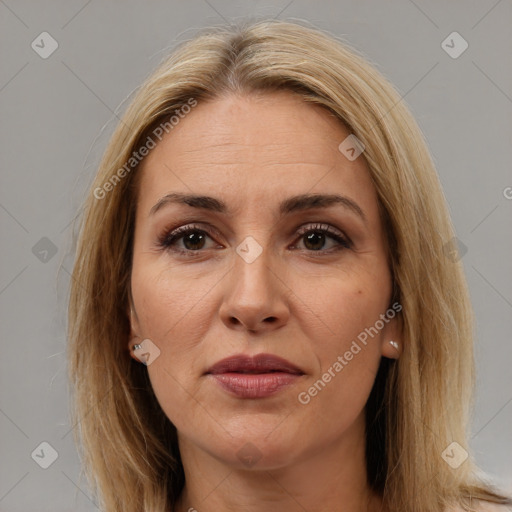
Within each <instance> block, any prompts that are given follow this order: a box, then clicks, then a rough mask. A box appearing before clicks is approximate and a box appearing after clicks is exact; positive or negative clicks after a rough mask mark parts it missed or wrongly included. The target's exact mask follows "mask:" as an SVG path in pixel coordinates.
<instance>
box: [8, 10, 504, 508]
mask: <svg viewBox="0 0 512 512" xmlns="http://www.w3.org/2000/svg"><path fill="white" fill-rule="evenodd" d="M248 15H257V16H261V15H265V16H269V17H277V18H279V19H293V18H299V19H305V20H308V21H310V22H311V23H313V24H314V25H316V26H318V27H319V28H323V29H327V30H329V31H331V32H332V33H334V34H337V35H340V36H342V37H344V38H346V39H347V40H348V42H349V43H350V44H352V45H353V46H354V47H356V48H357V49H359V50H360V51H362V52H363V53H364V55H366V57H367V58H368V59H369V60H370V61H371V62H372V63H373V64H374V65H375V66H376V67H377V68H378V69H379V70H380V71H381V72H382V73H383V74H384V75H385V76H386V77H387V78H388V79H389V80H391V82H392V83H393V84H395V86H396V87H397V89H398V90H399V91H400V93H401V94H402V95H403V97H404V101H405V102H406V103H407V104H408V105H409V107H410V108H411V110H412V112H413V114H414V115H415V117H416V119H417V120H418V123H419V124H420V126H421V128H422V130H423V131H424V133H425V135H426V138H427V140H428V144H429V147H430V149H431V151H432V154H433V156H434V159H435V162H436V165H437V167H438V171H439V174H440V177H441V180H442V183H443V186H444V190H445V194H446V197H447V200H448V202H449V205H450V209H451V212H452V215H453V220H454V223H455V226H456V229H457V235H458V238H459V239H460V240H461V242H462V243H463V244H464V246H466V247H467V252H466V253H465V254H464V256H463V260H462V261H463V264H464V267H465V270H466V274H467V278H468V281H469V285H470V289H471V296H472V300H473V305H474V308H475V311H476V316H477V329H478V332H477V338H478V339H477V346H476V361H477V368H478V394H477V403H476V409H475V414H474V421H473V423H472V437H471V447H472V449H473V450H474V452H475V454H476V457H477V460H478V462H479V463H480V464H481V467H482V468H483V470H485V471H486V472H487V473H488V474H489V475H490V477H491V478H493V479H494V480H495V481H496V482H497V483H499V484H500V485H502V486H504V487H506V488H507V489H508V490H509V491H510V492H512V462H511V461H512V438H511V437H512V436H511V434H510V432H511V427H510V425H511V424H512V372H511V370H510V367H511V363H512V343H511V337H510V332H511V331H512V286H511V283H512V265H511V262H512V236H511V234H512V233H511V224H512V223H511V219H512V199H510V198H512V189H507V187H512V173H511V165H510V164H511V161H512V158H511V157H512V144H511V142H512V141H511V136H512V126H511V124H512V123H511V120H512V116H511V114H512V66H511V64H510V55H511V54H512V52H511V50H512V44H511V43H512V30H511V26H512V24H511V22H512V3H511V1H510V0H499V1H496V0H482V1H478V2H477V1H471V2H469V1H464V2H463V1H451V2H444V1H440V0H439V1H429V2H427V1H420V0H416V1H415V2H413V1H412V0H394V1H387V2H378V1H376V0H375V1H355V0H353V1H345V2H340V1H323V2H307V1H303V0H293V1H290V0H284V1H277V2H268V1H263V0H262V1H248V2H235V1H228V0H209V1H206V0H192V1H189V2H186V3H185V2H184V1H183V2H178V1H167V2H163V1H153V2H142V1H138V2H137V1H133V0H132V1H125V0H124V1H120V0H119V1H103V2H102V1H100V0H89V1H87V0H72V1H69V0H67V1H64V0H61V1H47V2H36V1H15V0H0V52H1V58H2V61H1V62H2V65H1V70H0V116H1V120H2V123H1V127H0V130H1V131H0V133H1V141H2V142H1V148H0V158H1V185H2V186H1V188H0V229H1V235H2V249H1V252H0V254H1V272H0V307H1V334H2V351H1V357H0V365H1V374H0V375H1V383H0V384H1V385H0V393H1V396H0V429H1V430H0V432H1V435H0V453H1V460H2V465H1V469H0V511H9V512H14V511H36V510H37V511H46V510H48V511H50V510H51V511H53V512H55V511H67V510H75V511H85V510H87V511H90V510H96V509H97V507H96V506H95V504H94V503H93V501H92V500H91V499H90V492H89V491H88V489H87V487H86V485H85V483H84V481H83V480H81V479H80V478H79V472H80V463H79V459H78V455H77V451H76V448H75V446H74V444H73V436H72V434H71V433H70V431H71V425H70V422H69V418H68V407H67V405H68V401H69V396H68V391H69V390H68V386H67V382H66V358H65V356H66V334H65V325H66V319H65V312H66V300H67V290H68V285H69V280H70V275H69V272H70V271H71V268H72V261H73V257H72V254H71V231H72V224H71V221H72V220H73V218H74V217H75V216H76V215H77V209H78V206H79V204H80V200H81V198H82V196H83V193H84V190H85V189H86V187H87V185H88V184H89V183H90V181H91V177H92V175H93V173H94V170H95V167H96V166H97V164H98V162H99V158H100V156H101V154H102V151H103V149H104V147H105V145H106V143H107V140H108V138H109V135H110V134H111V133H112V131H113V128H114V125H115V123H116V122H117V119H116V114H117V113H118V112H120V111H123V109H124V107H125V106H126V103H123V102H125V101H126V99H127V97H128V95H130V93H131V92H132V91H133V90H134V88H136V87H137V86H138V85H139V84H140V83H141V81H142V80H143V79H144V77H145V76H147V74H148V73H149V72H150V71H151V70H152V69H153V68H154V67H155V66H156V65H157V63H158V62H159V61H160V59H161V58H162V56H163V55H165V53H166V51H167V49H170V48H172V47H173V46H174V45H175V44H176V42H177V41H181V40H183V39H187V38H189V37H191V36H192V35H193V34H194V31H195V30H196V29H198V28H200V27H203V26H206V25H217V24H220V23H223V22H224V21H225V20H227V21H231V20H236V19H238V18H241V17H244V16H248ZM43 31H47V32H49V33H50V34H51V35H52V37H53V38H55V40H56V41H57V42H58V45H59V47H58V49H57V50H56V51H55V52H54V53H53V54H52V55H51V56H49V57H48V58H47V59H43V58H41V57H40V56H39V55H38V54H37V53H36V52H35V51H34V50H33V49H32V48H31V43H32V41H34V40H35V39H36V38H37V36H38V35H39V34H40V33H41V32H43ZM453 31H457V32H459V33H460V34H461V35H462V37H463V38H464V39H465V40H466V41H467V42H468V44H469V47H468V49H467V50H466V51H465V52H464V53H462V55H460V56H459V57H458V58H452V57H450V56H449V55H448V53H446V51H445V50H444V49H443V47H442V46H441V43H442V42H443V41H444V40H445V39H446V37H447V36H448V35H449V34H451V33H452V32H453ZM38 40H40V39H38ZM449 44H452V43H449ZM453 44H455V48H456V49H457V48H460V46H457V45H459V43H453ZM453 44H452V46H453ZM46 48H48V46H46ZM507 191H509V193H508V194H507ZM507 195H508V197H509V198H507V197H506V196H507ZM44 237H45V238H44ZM42 238H43V240H42V241H41V239H42ZM47 239H48V240H47ZM36 244H37V245H36ZM34 247H35V248H34ZM52 250H53V251H55V250H56V254H52ZM44 251H47V252H46V253H45V252H44ZM43 441H46V442H48V443H50V444H51V445H52V446H53V447H54V448H55V450H57V452H58V458H57V459H56V460H55V462H54V463H53V464H52V465H51V466H50V467H49V468H48V469H46V470H45V469H42V468H41V467H40V466H39V465H38V464H36V462H35V461H34V460H33V459H32V458H31V453H32V452H33V451H34V449H36V448H37V447H38V446H39V444H40V443H41V442H43ZM37 453H40V458H39V460H42V459H43V458H44V457H49V452H48V450H46V452H45V451H44V448H43V453H44V456H43V455H41V451H40V449H39V452H37ZM47 460H49V459H47Z"/></svg>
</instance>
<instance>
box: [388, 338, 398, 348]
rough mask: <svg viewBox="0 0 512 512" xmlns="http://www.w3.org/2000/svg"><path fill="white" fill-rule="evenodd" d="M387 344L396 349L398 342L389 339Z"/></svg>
mask: <svg viewBox="0 0 512 512" xmlns="http://www.w3.org/2000/svg"><path fill="white" fill-rule="evenodd" d="M389 344H390V345H391V346H392V347H393V348H394V349H395V350H398V343H397V342H396V341H393V340H391V341H390V342H389Z"/></svg>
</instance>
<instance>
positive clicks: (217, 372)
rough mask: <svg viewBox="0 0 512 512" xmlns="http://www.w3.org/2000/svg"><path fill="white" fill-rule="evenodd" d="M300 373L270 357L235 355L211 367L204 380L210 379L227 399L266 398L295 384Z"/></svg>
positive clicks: (275, 357) (279, 360)
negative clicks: (226, 393) (225, 394)
mask: <svg viewBox="0 0 512 512" xmlns="http://www.w3.org/2000/svg"><path fill="white" fill-rule="evenodd" d="M303 375H304V372H303V371H302V370H301V369H300V368H298V367H297V366H295V365H294V364H292V363H290V362H289V361H287V360H286V359H282V358H281V357H277V356H274V355H272V354H258V355H256V356H254V357H249V356H246V355H237V356H232V357H228V358H226V359H222V360H221V361H219V362H218V363H216V364H214V365H213V366H212V367H211V368H210V369H209V370H208V371H207V372H206V377H210V378H213V379H214V380H215V381H216V382H217V383H218V384H219V385H220V387H221V389H223V390H224V391H226V392H228V393H229V394H230V395H231V396H236V397H237V398H252V399H256V398H266V397H269V396H272V395H275V394H277V393H278V392H279V391H282V390H284V389H286V388H287V387H289V386H291V385H292V384H294V383H296V382H297V381H298V380H299V379H300V378H301V376H303Z"/></svg>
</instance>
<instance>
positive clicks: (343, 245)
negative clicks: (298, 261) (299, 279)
mask: <svg viewBox="0 0 512 512" xmlns="http://www.w3.org/2000/svg"><path fill="white" fill-rule="evenodd" d="M193 232H199V233H202V234H206V235H208V236H209V237H210V238H211V237H213V236H215V235H216V231H215V230H213V229H212V228H210V227H208V226H202V227H200V226H198V225H195V224H188V225H186V226H181V227H179V228H177V229H174V230H172V231H170V232H169V231H164V233H163V234H162V235H161V236H159V237H158V242H157V245H158V247H159V248H161V249H164V250H167V251H171V252H174V253H178V254H182V255H187V256H195V255H199V254H200V253H201V252H204V250H203V249H198V250H195V251H194V250H191V249H177V248H176V247H174V245H175V243H176V242H177V241H178V240H180V239H182V238H183V236H184V235H186V234H188V233H193ZM310 232H316V233H323V234H326V235H328V238H332V239H333V240H335V241H336V242H338V243H339V247H335V248H331V249H327V250H322V249H320V250H318V251H314V250H309V249H303V250H305V251H306V252H309V253H313V254H314V253H320V254H322V253H323V254H332V252H334V251H339V250H343V249H350V248H351V247H352V242H351V241H350V240H349V239H348V238H347V237H345V236H344V235H342V234H341V232H339V231H338V230H335V229H334V228H332V227H331V226H329V225H328V224H308V225H305V226H302V227H301V228H300V229H299V230H298V232H297V236H298V237H299V238H300V237H303V236H304V235H306V234H307V233H310Z"/></svg>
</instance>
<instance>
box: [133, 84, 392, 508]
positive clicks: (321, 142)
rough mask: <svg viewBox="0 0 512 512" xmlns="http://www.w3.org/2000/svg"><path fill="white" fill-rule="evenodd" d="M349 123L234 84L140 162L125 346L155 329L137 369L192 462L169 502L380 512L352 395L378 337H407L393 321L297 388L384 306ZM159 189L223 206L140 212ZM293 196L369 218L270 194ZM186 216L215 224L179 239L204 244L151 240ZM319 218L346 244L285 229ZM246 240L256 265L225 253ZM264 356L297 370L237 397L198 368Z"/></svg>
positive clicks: (360, 388) (371, 371) (382, 269)
mask: <svg viewBox="0 0 512 512" xmlns="http://www.w3.org/2000/svg"><path fill="white" fill-rule="evenodd" d="M348 135H349V132H348V131H347V130H346V129H345V128H344V127H342V126H341V124H340V123H339V121H338V120H336V119H335V118H334V117H333V116H332V115H330V114H329V113H328V112H327V111H325V110H324V109H322V108H321V107H318V106H314V105H311V104H306V103H304V102H303V101H302V100H301V99H300V98H298V97H296V96H294V95H292V94H291V93H287V92H276V93H266V94H263V95H250V96H248V95H245V96H239V95H229V96H225V97H222V98H220V99H217V100H215V101H213V102H209V103H199V104H198V105H197V106H196V107H195V108H194V109H193V110H192V112H191V113H189V114H188V115H187V116H186V117H185V118H184V119H181V120H180V122H179V124H178V125H177V126H175V127H174V129H173V130H172V131H171V132H170V133H169V134H168V135H166V136H165V137H164V138H163V140H162V141H161V142H160V143H159V144H158V145H157V146H156V148H155V149H153V150H152V151H151V152H150V154H149V155H148V156H147V157H146V159H145V160H144V161H143V164H142V168H141V169H140V171H141V172H142V176H141V182H140V189H139V194H138V203H137V214H136V227H135V239H134V255H133V269H132V277H131V286H132V296H133V304H132V310H131V312H130V313H131V328H132V339H131V340H130V347H131V345H132V344H133V343H137V342H139V343H140V340H143V339H150V340H151V341H152V343H154V344H155V345H156V346H157V347H158V348H159V349H160V355H159V357H157V358H156V359H154V362H152V363H151V364H149V365H148V366H147V370H148V372H149V376H150V379H151V383H152V386H153V388H154V391H155V393H156V396H157V398H158V400H159V403H160V405H161V407H162V409H163V410H164V412H165V414H166V415H167V416H168V418H169V419H170V420H171V421H172V422H173V423H174V425H176V427H177V430H178V436H179V445H180V451H181V455H182V459H183V466H184V470H185V475H186V485H185V489H184V492H183V493H182V496H181V499H180V502H179V504H178V506H177V508H176V510H178V511H186V510H189V509H190V508H191V507H193V508H195V509H197V510H198V511H199V512H209V511H219V510H222V511H230V510H246V511H267V512H269V511H270V512H273V511H276V512H277V511H280V512H282V511H302V510H304V509H305V510H308V511H309V512H314V511H320V510H322V511H333V510H339V509H340V504H343V510H344V512H355V511H359V512H360V511H366V510H371V511H374V510H375V511H377V510H382V508H381V501H380V498H379V497H378V496H375V495H373V494H371V493H370V492H369V489H368V487H367V483H366V468H365V462H364V450H365V447H364V443H365V440H364V428H365V420H364V406H365V403H366V401H367V399H368V396H369V394H370V391H371V388H372V385H373V382H374V379H375V375H376V372H377V369H378V366H379V362H380V359H381V357H390V358H396V357H398V356H399V350H400V349H399V350H396V349H395V348H393V347H392V346H390V344H389V340H395V341H397V342H398V343H401V339H400V332H399V331H400V329H399V325H398V321H397V317H395V318H394V319H393V320H390V321H388V323H385V325H384V328H382V329H381V330H380V331H379V333H378V334H377V335H375V336H373V337H370V338H369V341H368V343H367V345H366V346H363V348H362V350H361V351H359V352H358V353H357V355H354V357H353V359H352V360H351V361H349V362H348V364H347V365H346V366H344V367H343V369H342V371H339V372H338V373H336V372H335V375H336V376H335V377H333V378H332V379H331V381H330V382H329V383H327V384H326V386H325V387H324V388H323V389H322V390H321V392H318V394H317V395H316V396H314V397H312V398H311V400H310V402H309V403H308V404H301V403H300V402H299V401H298V394H299V393H300V392H303V391H307V390H308V388H310V387H311V386H312V385H313V384H314V383H315V382H316V381H318V379H319V378H321V377H322V374H324V373H325V372H326V371H327V370H328V369H329V368H330V367H332V366H333V364H334V363H335V361H337V360H338V359H337V358H338V356H340V355H341V356H343V354H345V352H346V351H347V350H349V348H350V346H351V344H352V342H353V341H354V340H356V338H357V336H358V335H359V334H360V333H361V332H362V331H364V329H365V328H368V327H370V326H373V325H375V322H376V321H377V320H378V319H379V315H381V314H383V313H385V312H386V310H388V308H389V306H390V304H389V301H390V298H391V290H392V283H391V275H390V271H389V268H388V264H387V259H386V254H387V253H386V251H387V245H386V240H385V235H384V231H383V225H382V222H381V219H380V217H379V211H378V203H377V196H376V192H375V189H374V187H373V184H372V182H371V179H370V175H369V173H368V169H367V165H366V162H365V161H364V159H363V157H362V156H360V157H358V158H357V159H355V160H354V161H350V160H349V159H347V158H346V157H345V156H344V155H343V154H342V153H341V152H340V151H339V150H338V145H339V144H340V143H341V142H342V141H343V140H344V139H345V138H346V137H347V136H348ZM170 192H182V193H193V194H204V195H209V196H214V197H216V198H218V199H221V200H222V201H224V202H225V203H226V204H227V206H228V208H229V210H230V211H229V213H227V214H223V213H217V212H211V211H206V210H200V209H197V208H193V207H191V206H188V205H180V204H168V205H166V206H164V207H162V208H161V209H160V210H158V211H157V212H156V213H155V214H154V215H150V210H151V208H152V207H153V206H154V205H155V204H156V203H157V202H158V201H159V200H160V198H161V197H163V196H164V195H165V194H168V193H170ZM304 193H309V194H311V193H318V194H334V193H336V194H340V195H344V196H347V197H349V198H350V199H351V200H352V201H355V202H356V203H357V204H358V205H359V207H360V208H361V209H362V210H363V211H364V215H365V217H366V220H365V221H364V220H362V219H361V218H360V217H359V216H358V215H357V214H355V213H354V212H353V211H351V210H350V209H348V208H345V207H343V206H341V205H332V206H330V207H329V208H325V209H324V208H315V209H310V210H307V211H299V212H294V213H290V214H287V215H285V216H283V217H280V216H279V212H278V205H279V203H280V202H281V201H282V200H284V199H286V198H288V197H290V196H293V195H298V194H304ZM191 223H194V224H196V225H199V226H198V228H203V227H204V226H211V227H212V228H213V229H214V230H215V232H214V234H213V236H210V235H207V236H206V238H205V240H204V242H203V245H201V244H200V243H198V242H197V235H196V238H195V240H194V242H193V243H192V244H188V245H186V244H185V243H184V239H183V238H182V239H180V240H178V241H177V242H176V245H175V248H178V249H179V248H181V249H186V248H189V249H190V247H192V248H194V247H200V249H199V250H196V251H195V253H194V254H192V255H191V256H190V255H180V254H177V253H173V252H171V251H170V250H169V249H165V248H162V247H161V246H159V245H158V240H159V237H163V236H164V235H165V234H166V233H167V232H168V231H169V229H175V228H177V227H180V226H185V225H188V224H191ZM318 223H320V224H322V225H325V224H327V225H330V226H332V227H333V228H334V229H335V230H337V231H340V232H342V233H343V234H344V235H345V237H348V238H349V239H350V241H351V242H352V245H351V247H350V248H344V247H342V246H340V244H339V243H338V242H336V241H335V240H334V239H331V238H330V235H326V238H325V241H324V242H323V245H322V240H321V239H320V242H318V241H313V242H310V243H309V244H308V241H307V240H306V237H307V235H297V232H298V230H299V228H301V227H302V226H308V225H309V226H314V225H315V224H318ZM247 236H251V237H253V238H254V239H255V240H256V241H257V242H258V244H259V245H260V246H261V248H262V253H261V254H260V255H259V256H258V257H257V258H256V259H255V260H254V261H253V262H252V263H250V264H249V263H247V262H246V261H245V260H244V259H243V258H242V257H240V256H239V255H238V254H237V252H236V248H237V246H239V244H241V242H242V241H243V240H244V239H245V237H247ZM194 244H195V245H194ZM316 247H320V250H318V249H317V250H315V248H316ZM340 247H341V249H340V250H336V248H340ZM333 248H334V249H333ZM190 252H191V253H192V252H193V251H192V250H191V251H190ZM400 347H401V344H400ZM263 352H264V353H271V354H275V355H278V356H280V357H283V358H285V359H288V360H289V361H291V362H292V363H293V364H295V365H296V366H298V367H299V368H300V369H301V370H302V371H303V372H304V375H303V376H301V377H300V378H299V379H298V380H297V382H296V383H295V384H293V385H291V386H289V387H287V388H285V389H283V390H281V391H280V392H278V393H277V394H276V395H274V396H271V397H266V398H261V399H242V398H238V397H236V396H233V395H231V394H229V393H227V392H226V391H225V390H224V389H223V388H221V386H220V385H219V384H218V383H217V382H216V381H215V380H214V379H213V378H212V377H211V376H207V375H205V372H206V371H207V369H208V368H209V367H211V366H212V365H213V364H214V363H216V362H217V361H219V360H221V359H223V358H225V357H228V356H231V355H234V354H240V353H243V354H248V355H255V354H259V353H263ZM247 443H250V445H249V446H250V450H252V452H253V453H254V454H255V458H259V460H257V462H256V463H255V464H254V465H252V466H250V467H249V466H248V465H247V463H245V462H244V461H243V460H241V458H240V457H239V455H237V452H238V451H239V450H240V449H241V448H242V447H244V446H245V445H246V444H247ZM246 449H247V447H246Z"/></svg>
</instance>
